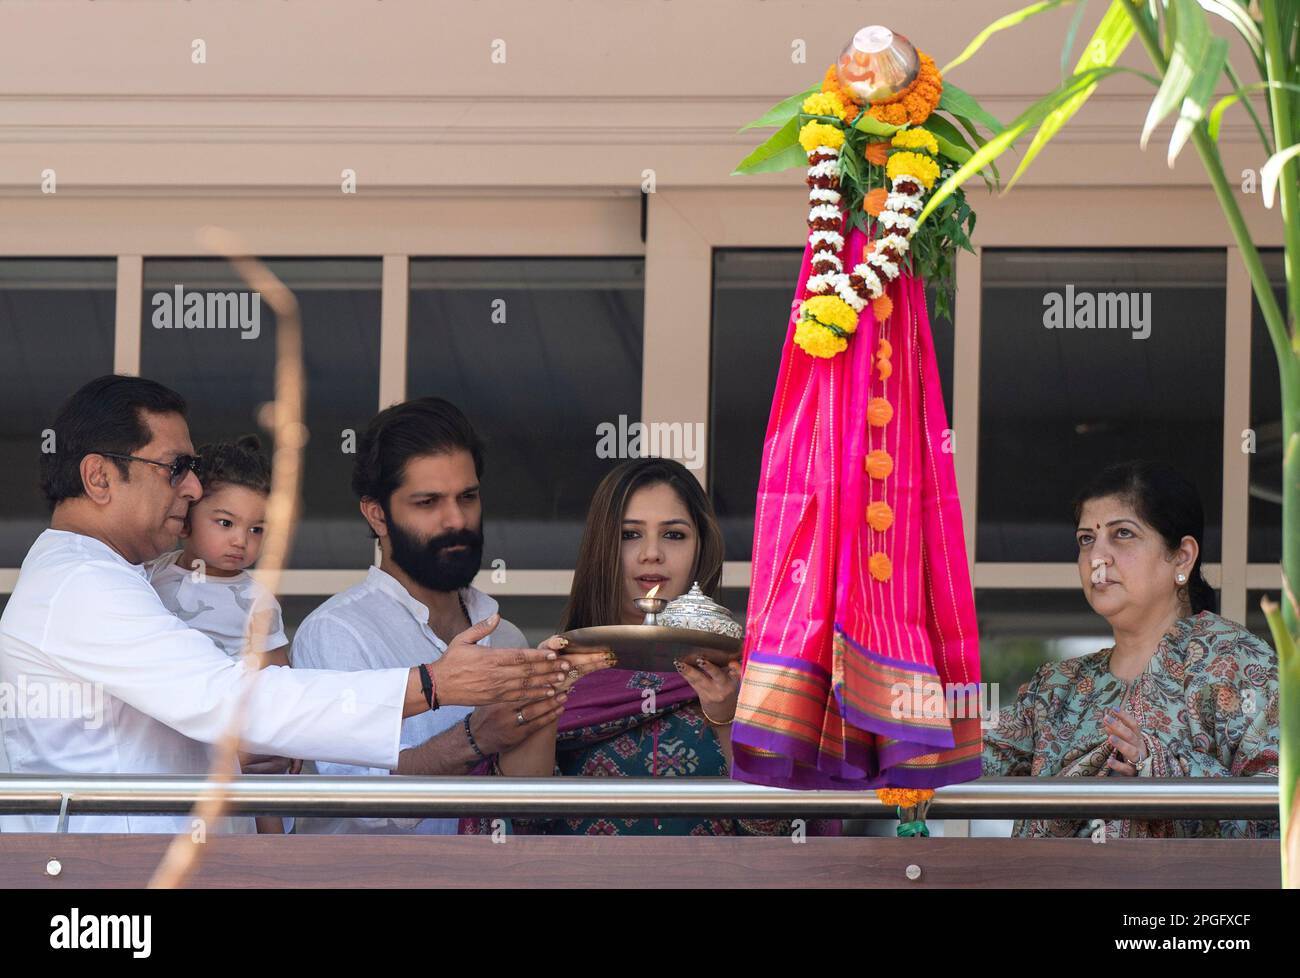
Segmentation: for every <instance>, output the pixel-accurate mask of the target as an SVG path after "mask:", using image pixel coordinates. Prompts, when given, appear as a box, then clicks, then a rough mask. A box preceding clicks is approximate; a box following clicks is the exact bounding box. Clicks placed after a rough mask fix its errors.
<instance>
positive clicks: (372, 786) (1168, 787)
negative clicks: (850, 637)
mask: <svg viewBox="0 0 1300 978" xmlns="http://www.w3.org/2000/svg"><path fill="white" fill-rule="evenodd" d="M208 790H209V786H208V784H207V783H206V782H205V780H204V779H203V778H201V777H152V776H133V775H111V776H102V777H99V776H83V775H23V774H0V815H3V814H28V815H62V816H63V817H64V819H65V820H66V818H67V817H68V816H69V815H105V814H126V813H130V814H137V815H139V814H159V815H170V814H181V813H185V812H188V811H189V810H190V809H191V808H192V807H193V806H194V804H195V802H197V801H198V799H199V798H200V797H201V796H202V795H203V793H204V792H206V791H208ZM227 794H228V797H229V801H230V807H229V812H230V813H231V814H241V815H280V816H317V817H326V818H342V817H356V816H367V817H376V816H379V817H389V818H420V817H430V818H432V817H441V818H446V817H460V816H520V817H522V816H559V815H566V816H576V815H605V816H609V817H620V818H625V817H632V816H659V817H670V816H684V815H726V816H729V817H733V818H804V819H812V818H860V819H891V818H894V817H895V812H894V810H893V809H892V808H888V807H886V806H885V805H883V804H881V803H880V801H879V800H878V799H877V798H876V795H875V793H874V792H871V791H788V790H784V789H781V788H767V787H761V786H758V785H749V784H743V783H741V782H737V781H729V780H727V779H725V778H646V779H636V778H492V777H476V778H469V777H461V778H451V777H438V778H432V777H431V778H422V777H405V776H403V777H322V776H311V775H298V776H287V775H260V776H253V777H239V778H235V779H234V780H233V781H231V782H230V783H229V784H228V785H227ZM1027 817H1033V818H1078V819H1091V818H1108V819H1109V818H1160V819H1167V818H1183V819H1252V820H1272V819H1276V818H1278V786H1277V779H1276V778H1265V777H1257V778H1178V779H1174V778H1170V779H1159V780H1157V779H1150V778H1121V777H1115V778H1105V779H1101V778H985V779H981V780H979V781H973V782H969V783H966V784H960V785H951V786H949V787H946V788H940V789H939V790H938V792H937V793H936V795H935V798H934V801H933V803H932V805H931V807H930V812H929V818H931V819H975V818H987V819H1007V818H1027Z"/></svg>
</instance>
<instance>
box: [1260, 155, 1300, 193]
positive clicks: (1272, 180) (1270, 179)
mask: <svg viewBox="0 0 1300 978" xmlns="http://www.w3.org/2000/svg"><path fill="white" fill-rule="evenodd" d="M1294 156H1300V143H1296V144H1295V145H1294V146H1288V147H1287V148H1286V149H1282V150H1278V151H1277V152H1276V153H1274V154H1273V155H1272V156H1270V157H1269V158H1268V162H1267V163H1265V164H1264V166H1263V167H1262V168H1261V169H1260V171H1259V189H1260V191H1261V192H1262V193H1263V196H1264V206H1265V207H1269V208H1271V207H1272V206H1273V197H1274V196H1275V195H1276V194H1277V178H1278V177H1279V176H1281V174H1282V167H1284V166H1286V164H1287V162H1288V161H1289V160H1290V159H1291V158H1292V157H1294Z"/></svg>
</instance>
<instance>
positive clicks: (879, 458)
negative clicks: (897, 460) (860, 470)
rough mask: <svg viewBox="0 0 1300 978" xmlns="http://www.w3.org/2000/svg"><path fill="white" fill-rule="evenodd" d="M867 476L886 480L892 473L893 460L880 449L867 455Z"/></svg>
mask: <svg viewBox="0 0 1300 978" xmlns="http://www.w3.org/2000/svg"><path fill="white" fill-rule="evenodd" d="M866 466H867V475H869V476H871V478H873V479H887V478H889V473H891V472H893V471H894V459H893V457H892V456H890V454H889V453H888V452H887V451H885V450H884V449H882V448H877V449H876V450H875V451H874V452H868V453H867V461H866Z"/></svg>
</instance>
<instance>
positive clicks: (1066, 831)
mask: <svg viewBox="0 0 1300 978" xmlns="http://www.w3.org/2000/svg"><path fill="white" fill-rule="evenodd" d="M1075 513H1076V524H1077V530H1076V536H1077V539H1078V544H1079V572H1080V579H1081V581H1082V583H1083V588H1084V593H1085V595H1086V596H1087V598H1088V603H1089V604H1090V605H1091V606H1092V607H1093V609H1094V610H1095V611H1097V613H1098V614H1100V615H1102V617H1104V618H1106V620H1107V622H1108V623H1109V624H1110V626H1111V628H1112V630H1113V632H1114V636H1115V642H1114V644H1113V645H1112V646H1111V647H1110V648H1106V649H1102V650H1101V651H1099V652H1094V653H1092V654H1091V655H1085V656H1080V657H1078V658H1075V659H1068V660H1066V661H1064V662H1050V663H1047V664H1046V665H1044V666H1042V667H1041V668H1040V669H1039V670H1038V672H1037V673H1035V675H1034V677H1033V678H1032V679H1031V680H1030V681H1029V682H1028V683H1026V684H1025V685H1024V686H1022V687H1021V689H1020V692H1019V694H1018V695H1017V698H1016V702H1015V705H1014V706H1013V707H1012V708H1010V709H1006V710H1002V711H1001V712H1000V715H999V719H998V723H997V726H996V728H995V729H993V730H990V731H988V732H987V734H986V739H985V745H984V774H985V775H988V776H1009V775H1029V776H1034V777H1107V776H1116V777H1156V778H1169V777H1191V778H1198V777H1199V778H1204V777H1249V776H1251V775H1270V774H1271V775H1276V774H1277V764H1278V678H1277V656H1276V655H1275V653H1274V652H1273V650H1272V649H1270V648H1269V647H1268V646H1267V645H1266V644H1265V643H1263V642H1261V641H1260V640H1259V639H1258V638H1256V637H1255V636H1254V635H1252V634H1251V633H1250V632H1248V631H1246V630H1245V629H1244V628H1242V627H1241V626H1240V625H1237V624H1235V623H1233V622H1230V621H1227V620H1226V619H1223V618H1220V617H1219V616H1218V615H1216V614H1214V613H1213V612H1211V611H1210V610H1208V606H1209V605H1210V604H1211V603H1212V601H1213V592H1212V591H1211V590H1210V588H1209V585H1208V584H1206V583H1205V581H1204V578H1203V577H1202V575H1201V569H1200V563H1201V562H1200V539H1201V534H1202V528H1203V524H1204V519H1203V516H1202V514H1201V504H1200V499H1199V497H1198V496H1197V494H1196V491H1195V489H1194V488H1193V487H1192V486H1191V485H1190V483H1188V482H1186V481H1185V480H1183V479H1182V477H1181V476H1179V475H1178V474H1177V473H1175V472H1174V471H1173V470H1171V469H1168V468H1167V467H1164V466H1159V465H1154V464H1151V463H1127V464H1125V465H1121V466H1115V467H1113V468H1111V469H1108V470H1107V471H1106V472H1104V473H1103V474H1102V475H1101V476H1100V477H1099V478H1098V480H1097V481H1096V482H1095V483H1094V484H1093V485H1091V486H1089V487H1088V489H1087V490H1085V491H1084V493H1083V494H1081V496H1080V497H1079V502H1078V503H1076V506H1075ZM1096 828H1097V822H1095V821H1093V820H1084V821H1079V820H1071V819H1050V820H1044V819H1031V820H1022V821H1019V822H1017V823H1016V827H1015V834H1016V835H1022V836H1075V835H1092V834H1094V833H1095V831H1096ZM1277 832H1278V823H1277V822H1275V821H1273V822H1246V821H1235V822H1234V821H1208V820H1195V819H1179V820H1159V821H1141V820H1131V819H1123V820H1111V821H1107V822H1106V823H1105V833H1106V835H1107V836H1108V837H1125V836H1133V837H1139V836H1152V837H1171V836H1223V837H1243V836H1250V837H1255V836H1275V835H1276V834H1277Z"/></svg>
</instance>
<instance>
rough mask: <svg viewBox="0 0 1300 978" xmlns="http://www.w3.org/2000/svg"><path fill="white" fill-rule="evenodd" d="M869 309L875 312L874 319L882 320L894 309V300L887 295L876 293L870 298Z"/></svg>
mask: <svg viewBox="0 0 1300 978" xmlns="http://www.w3.org/2000/svg"><path fill="white" fill-rule="evenodd" d="M871 311H872V312H874V313H875V314H876V319H878V320H880V321H881V322H884V321H885V320H886V319H888V318H889V316H890V314H891V313H892V312H893V311H894V302H893V300H892V299H890V298H889V296H887V295H878V296H876V297H875V298H874V299H872V300H871Z"/></svg>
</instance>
